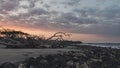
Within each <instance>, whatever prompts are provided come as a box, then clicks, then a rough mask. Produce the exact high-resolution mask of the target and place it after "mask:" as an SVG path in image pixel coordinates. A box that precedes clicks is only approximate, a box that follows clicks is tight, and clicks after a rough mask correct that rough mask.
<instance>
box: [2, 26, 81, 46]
mask: <svg viewBox="0 0 120 68" xmlns="http://www.w3.org/2000/svg"><path fill="white" fill-rule="evenodd" d="M70 35H71V34H68V33H63V32H57V33H55V34H53V35H52V36H51V37H49V38H47V39H45V37H43V36H38V35H30V34H28V33H25V32H22V31H16V30H12V29H5V28H2V29H0V44H3V45H6V46H7V47H10V48H40V47H44V48H45V47H47V46H46V45H49V46H48V47H50V48H61V47H65V46H66V45H71V44H79V43H82V42H81V41H68V40H64V37H65V36H70Z"/></svg>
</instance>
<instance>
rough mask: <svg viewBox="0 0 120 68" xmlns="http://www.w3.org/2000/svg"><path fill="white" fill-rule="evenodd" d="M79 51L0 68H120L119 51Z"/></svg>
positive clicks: (100, 48)
mask: <svg viewBox="0 0 120 68" xmlns="http://www.w3.org/2000/svg"><path fill="white" fill-rule="evenodd" d="M78 50H79V51H68V52H60V53H58V54H49V55H45V56H43V55H40V56H38V57H29V58H27V59H25V60H24V61H21V62H16V63H11V62H6V63H3V64H1V65H0V68H120V50H119V49H112V48H103V47H93V46H80V47H79V48H78Z"/></svg>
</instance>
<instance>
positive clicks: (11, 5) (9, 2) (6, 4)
mask: <svg viewBox="0 0 120 68" xmlns="http://www.w3.org/2000/svg"><path fill="white" fill-rule="evenodd" d="M18 5H19V1H17V0H5V1H1V3H0V9H2V10H5V11H10V10H13V9H15V8H16V7H17V6H18Z"/></svg>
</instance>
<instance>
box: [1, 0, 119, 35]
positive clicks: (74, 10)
mask: <svg viewBox="0 0 120 68" xmlns="http://www.w3.org/2000/svg"><path fill="white" fill-rule="evenodd" d="M21 1H23V2H24V1H26V2H24V3H25V4H24V5H21V4H20V2H21ZM81 1H82V0H68V1H67V0H61V1H52V0H49V1H48V2H47V1H39V0H14V1H12V0H5V1H0V18H1V19H3V18H4V20H6V21H7V23H11V22H12V23H13V24H15V25H24V26H28V27H33V28H43V29H49V30H60V31H68V32H73V33H86V34H96V35H104V36H106V35H109V36H119V35H120V31H119V29H120V7H119V6H118V5H112V6H106V7H102V8H95V7H81V6H80V5H79V3H81ZM51 2H52V3H51ZM76 5H77V6H76ZM58 6H59V8H56V7H58ZM64 6H66V7H67V8H65V7H64ZM9 21H11V22H9Z"/></svg>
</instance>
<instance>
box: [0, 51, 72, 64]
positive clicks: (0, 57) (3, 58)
mask: <svg viewBox="0 0 120 68" xmlns="http://www.w3.org/2000/svg"><path fill="white" fill-rule="evenodd" d="M72 50H74V49H0V64H1V63H4V62H18V61H22V60H24V59H25V58H28V57H37V56H39V55H48V54H56V53H58V52H62V51H63V52H64V51H72Z"/></svg>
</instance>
